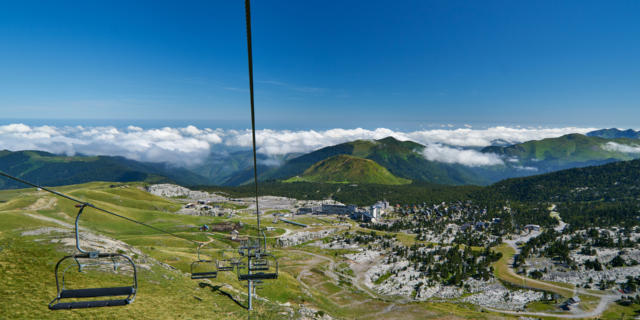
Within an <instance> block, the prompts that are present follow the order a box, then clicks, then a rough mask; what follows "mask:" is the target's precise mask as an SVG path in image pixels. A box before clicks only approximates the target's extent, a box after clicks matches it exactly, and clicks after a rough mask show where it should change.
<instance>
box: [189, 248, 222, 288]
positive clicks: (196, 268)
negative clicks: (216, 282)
mask: <svg viewBox="0 0 640 320" xmlns="http://www.w3.org/2000/svg"><path fill="white" fill-rule="evenodd" d="M202 247H203V245H199V246H198V249H197V253H198V260H196V261H194V262H192V263H191V279H195V280H197V279H215V278H217V277H218V269H217V262H216V263H214V261H213V260H207V259H202V258H200V248H202ZM214 267H215V268H216V269H215V271H214V270H212V268H214ZM203 269H205V271H202V270H203Z"/></svg>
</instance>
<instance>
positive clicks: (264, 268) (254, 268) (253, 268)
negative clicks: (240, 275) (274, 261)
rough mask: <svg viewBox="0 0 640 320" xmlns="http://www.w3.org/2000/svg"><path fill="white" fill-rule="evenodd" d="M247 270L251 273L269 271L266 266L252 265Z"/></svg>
mask: <svg viewBox="0 0 640 320" xmlns="http://www.w3.org/2000/svg"><path fill="white" fill-rule="evenodd" d="M249 270H251V271H269V267H268V266H257V265H253V266H251V267H249Z"/></svg>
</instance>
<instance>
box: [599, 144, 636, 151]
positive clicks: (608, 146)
mask: <svg viewBox="0 0 640 320" xmlns="http://www.w3.org/2000/svg"><path fill="white" fill-rule="evenodd" d="M602 149H604V150H607V151H613V152H622V153H640V146H639V145H637V144H636V145H626V144H619V143H615V142H607V143H606V144H604V145H603V146H602Z"/></svg>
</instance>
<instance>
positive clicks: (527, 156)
mask: <svg viewBox="0 0 640 320" xmlns="http://www.w3.org/2000/svg"><path fill="white" fill-rule="evenodd" d="M625 148H626V149H625ZM634 149H638V151H640V145H638V142H637V141H636V140H632V139H626V138H619V139H605V138H600V137H589V136H585V135H581V134H568V135H565V136H562V137H558V138H549V139H543V140H533V141H527V142H524V143H520V144H515V145H512V146H508V147H487V148H484V149H482V152H487V153H495V154H498V155H501V156H504V157H505V158H507V159H508V162H509V163H510V164H512V165H519V166H527V167H532V168H536V169H538V173H543V172H549V171H556V170H561V169H567V168H575V167H584V166H590V165H598V164H604V163H609V162H613V161H624V160H632V159H635V158H638V157H640V153H638V152H635V153H634V152H627V151H633V150H634Z"/></svg>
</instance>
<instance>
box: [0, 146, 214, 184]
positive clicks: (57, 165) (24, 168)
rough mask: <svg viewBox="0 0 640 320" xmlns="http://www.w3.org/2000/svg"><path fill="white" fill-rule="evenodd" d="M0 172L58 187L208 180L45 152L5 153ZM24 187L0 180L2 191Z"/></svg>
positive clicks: (158, 167)
mask: <svg viewBox="0 0 640 320" xmlns="http://www.w3.org/2000/svg"><path fill="white" fill-rule="evenodd" d="M0 170H2V171H4V172H6V173H9V174H12V175H15V176H18V177H21V178H23V179H26V180H29V181H33V182H36V183H39V184H42V185H47V186H57V185H67V184H76V183H84V182H89V181H114V182H128V181H147V182H154V183H157V182H175V183H178V184H183V185H196V184H205V183H206V182H207V180H206V179H205V178H203V177H201V176H199V175H197V174H195V173H192V172H190V171H188V170H186V169H182V168H175V167H170V166H167V165H166V164H161V163H160V164H157V163H143V162H138V161H134V160H129V159H126V158H123V157H108V156H95V157H87V156H73V157H67V156H58V155H54V154H51V153H48V152H42V151H16V152H11V151H7V150H4V151H2V152H0ZM20 187H24V186H23V185H21V184H19V183H16V182H13V181H8V180H6V179H2V180H0V188H2V189H8V188H20Z"/></svg>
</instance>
